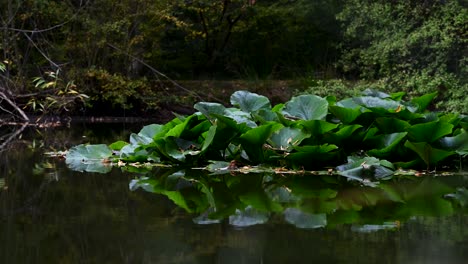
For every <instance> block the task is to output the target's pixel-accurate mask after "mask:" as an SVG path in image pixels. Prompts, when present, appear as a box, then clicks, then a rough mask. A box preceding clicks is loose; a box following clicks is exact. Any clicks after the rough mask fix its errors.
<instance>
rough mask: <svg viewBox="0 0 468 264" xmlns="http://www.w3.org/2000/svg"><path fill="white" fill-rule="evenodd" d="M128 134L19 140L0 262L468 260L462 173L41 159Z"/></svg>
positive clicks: (5, 164)
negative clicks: (212, 171) (85, 169)
mask: <svg viewBox="0 0 468 264" xmlns="http://www.w3.org/2000/svg"><path fill="white" fill-rule="evenodd" d="M84 128H86V129H85V130H83V129H84ZM130 130H133V131H135V130H138V129H133V128H131V129H130ZM128 133H129V131H127V130H125V129H124V127H123V126H120V127H119V126H115V127H114V128H112V127H110V126H108V125H100V126H97V127H94V128H93V127H91V125H78V126H72V127H71V128H70V129H67V128H59V129H54V130H40V131H39V132H36V131H35V130H34V129H30V128H27V129H26V130H25V131H23V132H22V136H21V138H19V137H18V138H17V140H15V141H12V142H11V143H10V144H12V145H10V148H9V151H8V152H7V153H1V154H0V155H1V156H0V172H1V174H0V179H2V181H1V183H0V184H2V185H1V187H2V189H1V191H0V217H1V225H0V263H294V262H295V263H312V262H316V263H377V262H384V263H464V262H465V260H466V259H467V258H468V239H467V238H468V231H467V230H466V223H467V220H468V217H467V214H466V204H467V203H466V202H467V200H466V199H464V198H463V197H466V195H467V193H466V188H467V187H468V184H467V181H468V180H467V179H466V178H465V177H463V176H453V177H437V178H418V179H398V180H392V181H389V182H386V183H385V184H383V185H379V187H378V188H372V187H366V186H360V185H356V184H354V183H350V182H348V181H343V180H341V179H339V178H325V179H324V178H321V177H295V178H291V177H282V176H279V177H276V176H271V175H264V174H255V175H216V176H213V175H200V174H199V173H200V172H197V171H183V172H181V171H175V172H174V171H164V170H151V171H142V172H140V173H138V174H135V173H129V172H125V171H124V172H122V171H120V170H118V169H113V170H112V171H111V172H110V173H109V174H96V173H79V172H73V171H70V170H69V169H68V168H66V166H65V165H64V163H63V161H60V160H56V159H48V158H45V157H44V155H43V153H44V152H45V151H49V150H50V149H63V148H65V147H67V146H71V145H76V144H79V143H85V142H92V143H97V142H99V143H100V142H103V143H110V142H113V141H115V140H117V139H120V138H127V137H128ZM83 135H85V136H86V137H85V138H84V137H82V136H83ZM34 142H35V143H34ZM39 146H41V147H39ZM132 181H133V185H132V186H133V188H135V190H134V191H131V190H130V189H129V183H130V182H132ZM138 186H141V187H143V188H136V187H138ZM197 219H198V220H197Z"/></svg>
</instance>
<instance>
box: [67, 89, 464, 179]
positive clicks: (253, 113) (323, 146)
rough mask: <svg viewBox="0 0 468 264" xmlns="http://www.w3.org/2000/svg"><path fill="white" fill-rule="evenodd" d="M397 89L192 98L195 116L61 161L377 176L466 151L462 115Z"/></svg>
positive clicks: (83, 165) (81, 165)
mask: <svg viewBox="0 0 468 264" xmlns="http://www.w3.org/2000/svg"><path fill="white" fill-rule="evenodd" d="M404 95H405V94H404V93H395V94H386V93H383V92H378V91H373V90H366V91H364V93H363V95H362V96H359V97H353V98H347V99H344V100H341V101H337V100H336V98H335V97H333V96H329V97H326V98H322V97H319V96H315V95H300V96H297V97H293V98H292V99H291V100H290V101H288V102H286V103H284V104H278V105H276V106H272V105H271V104H270V101H269V100H268V98H266V97H265V96H261V95H258V94H255V93H251V92H248V91H237V92H235V93H234V94H233V95H232V96H231V104H232V105H233V107H229V108H228V107H225V106H223V105H222V104H218V103H210V102H200V103H197V104H195V106H194V108H195V109H196V110H198V112H196V113H195V114H193V115H190V116H178V117H176V118H174V119H173V120H172V121H170V122H168V123H166V124H164V125H156V124H153V125H148V126H145V127H144V128H143V129H142V130H141V131H140V132H139V133H138V134H132V135H131V136H130V140H129V142H124V141H118V142H115V143H113V144H111V145H110V146H105V145H88V146H82V145H81V146H77V147H74V148H72V149H71V150H70V151H69V152H68V154H67V163H68V164H69V165H70V166H71V167H72V168H75V169H77V170H87V171H90V170H91V171H100V170H103V166H101V165H102V162H99V161H102V160H107V161H109V162H116V161H121V164H122V162H125V163H128V162H132V163H133V162H140V163H142V162H153V163H157V164H171V165H182V166H204V165H206V164H208V163H209V162H210V161H213V160H215V161H232V160H234V161H236V163H235V166H238V164H248V165H258V164H268V165H271V166H275V167H286V168H289V169H295V170H299V169H300V170H302V169H306V170H320V169H325V168H332V169H333V168H336V170H337V171H338V173H340V174H342V175H345V176H348V177H355V178H357V179H363V178H367V177H375V178H377V179H380V178H385V177H388V176H390V175H392V174H393V172H394V171H395V169H396V168H397V167H403V168H418V167H426V168H429V167H433V166H435V165H438V164H440V163H441V162H446V163H447V164H449V165H450V161H451V160H453V159H448V157H457V156H460V157H462V156H466V155H467V154H468V134H467V132H466V130H467V129H468V118H467V117H466V116H461V115H458V114H446V113H437V112H429V111H426V108H427V107H428V105H429V104H430V102H431V100H432V99H433V98H434V97H435V96H436V94H435V93H432V94H427V95H423V96H421V97H417V98H414V99H412V100H411V101H404V100H402V98H403V96H404ZM94 154H95V155H94ZM96 161H97V162H96ZM90 164H101V165H98V166H97V167H93V166H94V165H91V166H90ZM235 166H233V167H235ZM90 167H91V168H90ZM104 170H105V169H104Z"/></svg>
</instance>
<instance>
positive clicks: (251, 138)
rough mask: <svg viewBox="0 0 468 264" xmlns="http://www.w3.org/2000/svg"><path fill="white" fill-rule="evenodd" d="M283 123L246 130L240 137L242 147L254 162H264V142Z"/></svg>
mask: <svg viewBox="0 0 468 264" xmlns="http://www.w3.org/2000/svg"><path fill="white" fill-rule="evenodd" d="M281 127H282V125H281V124H277V123H275V124H267V125H262V126H259V127H256V128H252V129H251V130H249V131H247V132H245V133H244V134H242V135H241V136H240V137H239V141H240V143H241V144H242V148H243V149H244V150H245V152H246V153H247V155H248V156H249V159H250V161H252V162H263V161H264V156H263V144H265V142H266V140H267V139H268V138H269V137H270V136H271V134H272V133H273V132H274V131H276V130H278V129H280V128H281Z"/></svg>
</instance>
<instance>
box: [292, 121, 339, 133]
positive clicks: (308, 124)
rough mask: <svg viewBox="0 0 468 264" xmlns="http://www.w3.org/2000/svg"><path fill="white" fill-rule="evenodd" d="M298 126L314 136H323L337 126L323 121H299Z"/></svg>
mask: <svg viewBox="0 0 468 264" xmlns="http://www.w3.org/2000/svg"><path fill="white" fill-rule="evenodd" d="M298 124H299V125H301V126H302V127H304V128H305V130H306V131H307V132H309V133H311V134H312V135H314V136H317V135H323V134H325V133H327V132H329V131H331V130H333V129H335V128H337V127H338V126H339V125H338V124H333V123H330V122H327V121H323V120H301V121H299V122H298Z"/></svg>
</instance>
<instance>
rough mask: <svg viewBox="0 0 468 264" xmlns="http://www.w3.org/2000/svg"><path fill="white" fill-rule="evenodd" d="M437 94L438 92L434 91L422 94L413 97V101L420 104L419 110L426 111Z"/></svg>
mask: <svg viewBox="0 0 468 264" xmlns="http://www.w3.org/2000/svg"><path fill="white" fill-rule="evenodd" d="M436 96H437V92H433V93H429V94H425V95H422V96H420V97H416V98H413V100H411V102H413V103H415V104H417V105H418V106H419V108H418V112H424V111H425V110H426V109H427V107H428V106H429V104H430V103H431V102H432V100H434V98H435V97H436Z"/></svg>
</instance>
